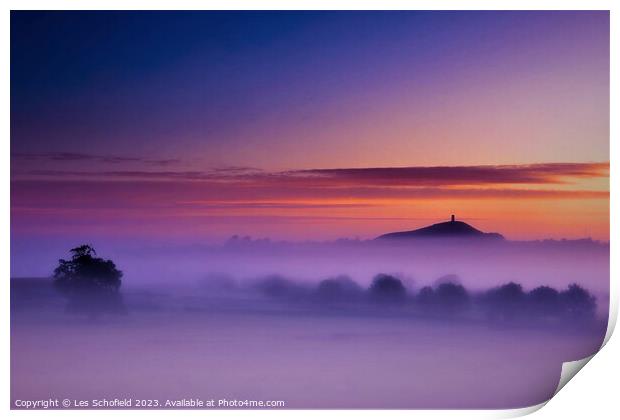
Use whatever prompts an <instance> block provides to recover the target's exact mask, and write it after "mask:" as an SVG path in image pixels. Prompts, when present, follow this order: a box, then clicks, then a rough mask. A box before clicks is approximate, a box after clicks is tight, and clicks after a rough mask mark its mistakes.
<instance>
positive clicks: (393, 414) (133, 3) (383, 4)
mask: <svg viewBox="0 0 620 420" xmlns="http://www.w3.org/2000/svg"><path fill="white" fill-rule="evenodd" d="M617 4H618V2H617V1H615V2H614V1H596V0H594V1H588V2H586V1H575V0H568V1H562V2H558V1H555V2H554V1H550V0H538V1H534V0H521V1H517V0H503V1H501V2H500V1H498V0H474V1H465V0H446V1H437V0H436V1H432V0H418V1H414V0H411V1H404V0H383V1H370V0H358V1H354V0H345V1H343V0H339V1H336V0H329V1H327V0H297V1H295V2H292V1H289V2H287V1H282V0H261V1H260V2H259V1H258V0H254V1H252V0H228V1H222V0H216V1H208V2H205V1H197V0H175V1H169V0H151V1H148V2H145V1H139V0H107V1H106V0H92V1H86V0H84V1H81V2H77V1H75V0H53V1H52V0H48V1H45V0H23V1H16V0H9V1H4V2H3V6H4V7H3V8H4V13H3V14H2V20H0V22H1V24H0V33H1V35H0V36H1V38H0V39H1V44H0V45H2V52H3V53H2V56H1V58H0V60H2V65H1V66H0V80H1V85H0V86H2V93H3V95H2V96H3V101H2V114H1V115H2V116H1V117H0V126H1V128H2V133H4V136H3V141H2V142H1V144H0V159H1V163H0V172H1V173H2V178H3V182H2V183H1V184H0V188H1V197H2V207H1V210H0V211H1V214H2V216H1V217H2V219H3V223H2V224H1V226H0V229H1V233H2V236H1V238H2V241H1V242H0V247H1V250H0V267H2V269H3V272H4V273H5V274H4V276H3V279H4V280H3V281H4V282H5V287H4V290H3V293H2V300H3V305H2V308H3V310H2V315H1V316H2V323H1V328H2V337H4V343H5V344H4V346H2V349H1V352H2V360H3V364H4V367H5V369H3V370H2V371H3V372H5V374H4V378H3V381H2V382H1V385H0V387H1V388H0V393H1V397H0V398H1V400H0V401H1V404H2V410H3V411H4V410H7V411H9V410H8V409H9V407H10V375H9V374H8V373H9V369H10V351H9V350H10V349H9V340H10V330H9V281H8V279H9V278H10V270H9V261H10V259H9V255H10V254H9V249H10V232H9V227H10V202H9V196H10V183H9V181H10V172H9V165H10V157H9V149H10V142H9V138H10V75H9V68H10V66H9V63H10V13H9V10H28V9H33V10H37V9H42V10H81V9H85V10H89V9H90V10H93V9H94V10H105V9H112V10H117V9H118V10H148V9H156V10H207V9H211V10H235V9H241V10H243V9H251V10H271V9H288V10H356V9H362V10H383V9H386V10H390V9H392V10H487V9H489V10H610V11H611V28H612V39H611V69H612V71H611V88H612V89H611V108H610V109H611V115H612V116H615V115H620V114H618V96H619V95H618V83H617V78H616V77H614V75H617V74H619V73H618V71H619V69H620V67H619V66H618V45H619V42H618V33H619V32H618V30H617V28H618V24H619V23H620V19H618V16H616V13H617V12H618V10H619V9H620V7H618V6H617ZM614 6H615V7H614ZM617 134H618V126H617V123H616V121H615V120H614V118H613V117H612V119H611V131H610V140H611V141H610V149H611V153H610V160H611V162H612V166H611V172H612V173H613V172H614V166H613V163H614V162H617V159H618V153H619V152H618V146H617V144H616V143H617V141H618V139H617ZM584 141H587V140H584ZM610 187H611V192H612V194H611V201H610V203H611V213H610V214H611V215H614V214H619V213H618V203H617V197H616V195H617V194H616V193H617V190H618V189H617V187H618V182H617V179H616V178H615V177H613V176H612V178H611V183H610ZM610 222H611V235H610V237H611V238H618V237H619V235H618V233H619V231H618V229H619V228H620V225H619V224H618V223H617V222H616V221H615V219H614V218H613V217H611V220H610ZM618 256H619V255H618V248H617V247H615V246H614V240H613V239H612V240H611V279H612V282H611V288H610V295H611V299H612V301H611V304H610V324H609V328H608V331H607V336H606V339H605V342H607V341H608V340H609V338H610V336H611V332H612V331H613V327H614V326H615V323H616V319H617V314H618V264H617V261H618ZM617 341H618V340H617V339H616V340H615V342H614V341H612V343H611V344H609V345H607V346H606V347H605V349H604V350H603V351H602V355H601V356H598V355H597V356H596V357H595V358H594V362H592V365H593V366H592V369H591V370H590V371H588V370H589V369H586V371H587V372H583V373H580V374H579V375H580V380H579V381H572V382H578V383H576V384H574V386H573V384H572V383H571V384H569V385H568V386H567V387H566V389H565V390H563V391H562V392H561V393H560V394H559V395H558V396H557V397H554V398H553V399H552V401H553V402H552V403H551V404H549V407H548V408H545V410H541V411H539V412H538V413H536V415H535V416H537V417H539V418H543V417H544V418H557V417H562V418H583V417H584V416H585V415H588V416H591V415H593V414H599V415H598V416H596V415H594V418H597V417H601V418H609V413H613V412H617V410H616V407H617V403H616V401H617V396H616V395H615V392H614V390H615V389H616V384H617V383H618V378H617V376H615V374H618V373H619V372H620V369H619V368H618V366H619V365H620V363H619V360H618V357H617V356H618V353H620V347H619V345H618V344H617V343H616V342H617ZM599 358H600V359H601V360H600V361H599V360H597V359H599ZM610 373H611V374H610ZM543 405H545V404H541V405H540V406H536V407H529V408H525V409H519V410H496V411H481V410H473V411H461V410H454V411H427V410H424V411H409V410H407V411H404V410H403V411H401V410H390V411H376V410H366V411H347V412H346V413H345V412H342V411H335V410H322V411H302V410H295V411H291V410H285V411H278V410H265V411H252V412H251V413H252V417H254V418H259V419H260V418H264V419H267V418H269V419H272V418H289V417H291V416H294V417H299V418H308V419H310V418H314V417H315V416H316V415H319V416H321V417H324V416H325V417H327V418H332V417H333V418H336V417H342V416H343V415H344V414H346V415H347V416H348V415H351V416H355V417H356V418H360V419H367V418H375V417H376V416H377V415H380V416H381V417H390V418H411V417H412V416H415V417H418V418H448V417H449V418H453V417H461V418H476V419H480V418H504V417H514V416H520V415H524V414H528V413H530V412H533V411H536V410H538V409H539V408H540V407H542V406H543ZM603 413H605V414H604V415H603ZM8 414H9V415H10V416H14V417H19V418H24V417H26V418H31V417H40V416H46V417H51V418H59V419H60V418H62V419H64V418H84V417H85V416H88V417H91V416H92V417H95V418H96V417H98V418H107V417H109V416H110V415H114V416H115V417H119V418H133V417H134V416H142V415H144V416H148V418H165V417H168V416H170V415H174V416H175V417H177V416H180V415H183V416H187V417H194V418H198V417H200V418H204V417H205V416H209V417H216V418H235V417H241V416H243V417H247V416H248V414H250V412H249V411H206V410H205V411H183V412H180V411H174V413H171V412H169V411H165V410H159V411H156V410H153V411H148V413H147V412H143V411H114V412H113V413H112V412H110V411H104V410H102V411H88V412H85V411H63V410H56V411H17V410H13V411H9V413H8ZM541 416H542V417H541ZM556 416H557V417H556Z"/></svg>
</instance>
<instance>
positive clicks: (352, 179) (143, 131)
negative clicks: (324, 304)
mask: <svg viewBox="0 0 620 420" xmlns="http://www.w3.org/2000/svg"><path fill="white" fill-rule="evenodd" d="M11 210H12V216H11V235H12V240H14V241H15V240H19V241H21V242H22V243H31V244H33V245H36V244H37V243H40V241H41V240H42V238H43V239H45V238H48V239H49V238H58V237H63V238H67V239H70V240H73V239H75V240H77V239H78V238H80V240H82V239H84V240H91V238H95V239H96V238H108V237H115V238H119V237H120V238H128V239H140V240H145V239H147V240H155V241H164V240H171V239H174V240H177V241H180V242H183V241H193V242H195V241H202V240H204V241H221V240H224V239H225V238H228V237H230V236H231V235H234V234H239V235H251V236H253V237H269V238H272V239H285V240H331V239H336V238H340V237H359V238H363V239H367V238H372V237H374V236H377V235H379V234H382V233H385V232H389V231H393V230H405V229H412V228H416V227H421V226H424V225H427V224H429V223H434V222H438V221H442V220H447V219H448V218H449V216H450V214H456V216H457V219H460V220H465V221H467V222H469V223H471V224H473V225H474V226H476V227H478V228H480V229H482V230H485V231H493V232H501V233H502V234H504V235H505V236H506V237H507V238H509V239H542V238H556V239H559V238H582V237H592V238H594V239H598V240H604V241H607V240H608V239H609V14H608V13H607V12H583V11H575V12H559V11H555V12H545V11H535V12H436V11H429V12H12V14H11Z"/></svg>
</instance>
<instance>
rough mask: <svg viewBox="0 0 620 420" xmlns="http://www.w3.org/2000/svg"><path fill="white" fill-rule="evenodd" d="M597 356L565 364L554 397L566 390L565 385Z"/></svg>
mask: <svg viewBox="0 0 620 420" xmlns="http://www.w3.org/2000/svg"><path fill="white" fill-rule="evenodd" d="M601 348H602V347H601ZM595 355H596V353H594V354H593V355H591V356H588V357H584V358H583V359H579V360H573V361H572V362H565V363H563V364H562V373H561V374H560V382H558V387H557V388H556V389H555V392H554V393H553V395H554V396H555V395H556V394H557V393H558V392H560V390H561V389H562V388H564V385H566V384H567V383H568V382H569V381H570V380H571V379H573V377H574V376H575V375H576V374H577V372H579V371H580V370H581V369H582V368H583V367H584V366H585V365H586V364H587V363H588V362H589V361H590V360H592V358H593V357H594V356H595Z"/></svg>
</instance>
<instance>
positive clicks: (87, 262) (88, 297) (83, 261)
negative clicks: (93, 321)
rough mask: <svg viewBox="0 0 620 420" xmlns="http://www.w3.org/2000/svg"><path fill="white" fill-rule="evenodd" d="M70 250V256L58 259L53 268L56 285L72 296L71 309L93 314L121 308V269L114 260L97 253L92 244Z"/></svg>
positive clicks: (69, 296)
mask: <svg viewBox="0 0 620 420" xmlns="http://www.w3.org/2000/svg"><path fill="white" fill-rule="evenodd" d="M70 252H71V254H72V255H71V259H69V260H64V259H60V260H58V267H56V269H55V270H54V286H55V287H56V289H57V290H58V291H59V292H61V293H62V294H63V295H65V296H66V297H67V298H69V304H68V309H69V310H71V311H77V312H88V313H90V314H91V315H94V314H97V313H100V312H116V311H118V310H120V309H122V308H123V306H122V301H121V299H120V294H119V289H120V287H121V278H122V276H123V273H122V271H120V270H118V269H117V268H116V265H115V264H114V263H113V262H112V261H111V260H104V259H103V258H98V257H96V255H97V253H96V252H95V249H94V248H93V247H92V246H90V245H80V246H78V247H76V248H73V249H71V250H70Z"/></svg>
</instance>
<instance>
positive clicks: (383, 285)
mask: <svg viewBox="0 0 620 420" xmlns="http://www.w3.org/2000/svg"><path fill="white" fill-rule="evenodd" d="M369 292H370V296H371V297H373V298H374V299H377V300H379V301H402V300H404V299H405V298H406V296H407V289H405V286H403V282H402V281H400V279H398V278H396V277H394V276H390V275H389V274H377V275H376V276H375V278H374V279H373V281H372V284H371V285H370V289H369Z"/></svg>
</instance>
